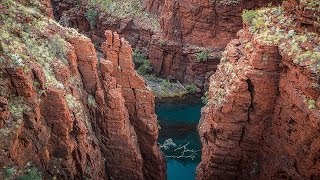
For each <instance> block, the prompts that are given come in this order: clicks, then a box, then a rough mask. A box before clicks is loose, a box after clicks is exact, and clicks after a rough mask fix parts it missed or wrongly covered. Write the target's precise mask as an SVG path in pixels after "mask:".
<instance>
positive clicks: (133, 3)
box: [86, 0, 160, 32]
mask: <svg viewBox="0 0 320 180" xmlns="http://www.w3.org/2000/svg"><path fill="white" fill-rule="evenodd" d="M88 5H89V8H88V9H87V12H86V18H87V20H88V21H89V23H90V25H91V27H94V26H95V23H96V19H97V16H98V13H97V10H99V13H108V14H111V15H113V16H115V17H118V18H121V19H125V18H130V19H132V20H134V21H135V22H136V23H137V24H139V25H141V27H145V28H147V29H151V30H152V31H154V32H156V31H159V29H160V24H159V21H158V19H157V17H156V16H155V15H152V14H150V13H148V12H146V11H145V10H143V8H142V6H141V4H140V1H139V0H120V1H112V0H90V1H89V2H88Z"/></svg>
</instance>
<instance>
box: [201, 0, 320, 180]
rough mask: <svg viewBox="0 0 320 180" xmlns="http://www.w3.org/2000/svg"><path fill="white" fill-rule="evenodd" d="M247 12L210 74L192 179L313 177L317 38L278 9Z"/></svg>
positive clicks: (319, 163) (317, 166)
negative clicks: (199, 155)
mask: <svg viewBox="0 0 320 180" xmlns="http://www.w3.org/2000/svg"><path fill="white" fill-rule="evenodd" d="M298 4H299V2H298ZM300 5H303V4H302V3H301V4H300ZM304 6H306V5H305V4H304ZM248 13H250V14H245V16H244V17H245V19H244V20H245V23H244V25H245V26H244V29H243V30H241V31H239V33H238V39H235V40H232V41H231V42H230V43H229V44H228V46H227V48H226V50H225V52H224V54H223V58H222V60H221V63H220V65H219V67H218V69H217V71H216V73H215V74H214V75H213V76H212V77H211V79H210V88H209V103H208V105H207V106H206V107H205V108H204V109H203V111H202V119H201V123H200V125H199V132H200V136H201V141H202V145H203V148H202V161H201V163H200V164H199V166H198V168H197V178H198V179H235V178H237V179H318V178H319V177H320V174H319V172H320V160H319V157H318V156H319V150H320V139H319V137H320V134H319V127H320V124H319V120H320V110H319V107H320V106H319V98H320V90H319V78H318V77H319V60H320V56H319V55H320V51H319V49H318V48H316V47H319V43H320V39H319V35H318V34H314V33H310V32H308V30H306V29H303V30H302V29H301V24H300V23H297V24H296V23H295V22H296V21H297V19H295V17H294V16H287V15H286V14H285V12H284V10H283V8H281V7H278V8H266V9H261V10H258V11H255V12H253V11H251V12H248ZM315 13H316V12H315ZM249 16H250V18H248V17H249ZM269 18H270V21H269V20H268V19H269Z"/></svg>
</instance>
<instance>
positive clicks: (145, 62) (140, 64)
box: [133, 49, 152, 76]
mask: <svg viewBox="0 0 320 180" xmlns="http://www.w3.org/2000/svg"><path fill="white" fill-rule="evenodd" d="M133 62H134V64H135V66H136V69H137V72H138V73H139V74H140V75H143V76H144V75H147V74H150V73H151V72H152V67H151V64H150V61H149V59H147V58H146V57H145V55H144V54H143V53H142V52H141V51H140V50H138V49H135V50H134V51H133Z"/></svg>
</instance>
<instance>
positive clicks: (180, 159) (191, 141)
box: [156, 96, 203, 180]
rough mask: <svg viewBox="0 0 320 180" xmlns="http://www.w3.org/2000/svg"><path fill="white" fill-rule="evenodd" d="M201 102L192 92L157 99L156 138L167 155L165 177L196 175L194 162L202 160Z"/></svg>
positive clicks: (189, 177)
mask: <svg viewBox="0 0 320 180" xmlns="http://www.w3.org/2000/svg"><path fill="white" fill-rule="evenodd" d="M202 106H203V104H202V102H201V100H200V99H199V98H197V97H194V96H186V97H184V98H182V99H177V98H170V99H162V100H158V101H157V103H156V114H157V116H158V122H159V125H160V127H161V129H160V133H159V139H158V142H159V144H160V146H161V150H162V151H163V152H164V154H165V155H166V160H167V179H168V180H177V179H184V180H188V179H190V180H193V179H195V170H196V166H197V165H198V163H199V162H200V161H201V142H200V138H199V133H198V131H197V125H198V122H199V119H200V111H201V108H202ZM171 140H172V141H171ZM166 145H167V146H166ZM184 146H185V148H184Z"/></svg>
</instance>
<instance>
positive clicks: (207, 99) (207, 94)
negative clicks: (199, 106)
mask: <svg viewBox="0 0 320 180" xmlns="http://www.w3.org/2000/svg"><path fill="white" fill-rule="evenodd" d="M201 101H202V103H203V104H205V105H207V104H208V102H209V92H208V91H207V92H205V93H204V95H203V96H201Z"/></svg>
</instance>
